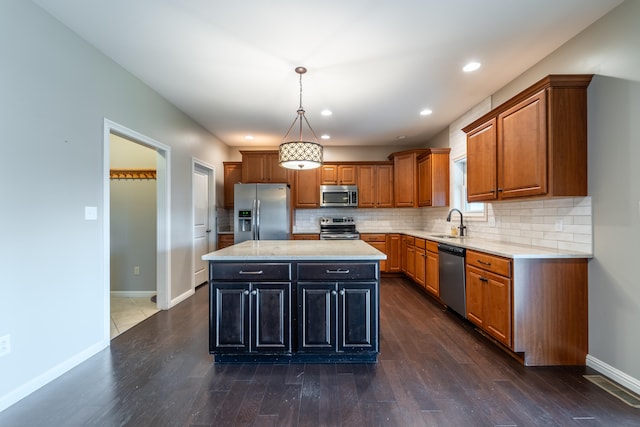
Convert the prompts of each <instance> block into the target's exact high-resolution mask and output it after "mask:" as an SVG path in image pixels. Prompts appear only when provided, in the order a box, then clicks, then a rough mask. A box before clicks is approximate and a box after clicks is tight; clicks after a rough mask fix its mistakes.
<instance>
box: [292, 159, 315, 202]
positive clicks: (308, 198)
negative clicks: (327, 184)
mask: <svg viewBox="0 0 640 427" xmlns="http://www.w3.org/2000/svg"><path fill="white" fill-rule="evenodd" d="M293 200H294V206H295V207H296V208H319V207H320V168H316V169H307V170H299V171H294V185H293Z"/></svg>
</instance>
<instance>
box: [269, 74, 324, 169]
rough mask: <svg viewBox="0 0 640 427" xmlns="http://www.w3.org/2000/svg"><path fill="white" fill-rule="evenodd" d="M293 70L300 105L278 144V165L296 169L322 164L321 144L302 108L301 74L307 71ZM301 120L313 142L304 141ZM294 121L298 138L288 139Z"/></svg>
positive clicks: (311, 167) (310, 167)
mask: <svg viewBox="0 0 640 427" xmlns="http://www.w3.org/2000/svg"><path fill="white" fill-rule="evenodd" d="M295 71H296V73H298V74H299V75H300V107H299V108H298V111H297V113H298V115H297V116H296V118H295V119H294V120H293V123H292V124H291V126H290V127H289V130H288V131H287V133H286V135H285V136H284V138H283V139H282V143H281V144H280V148H279V150H278V151H279V154H280V156H279V157H280V159H279V160H280V166H282V167H283V168H287V169H297V170H304V169H314V168H318V167H320V166H321V165H322V145H320V143H318V137H317V136H316V134H315V132H314V131H313V128H312V127H311V125H310V124H309V121H308V120H307V118H306V116H305V115H304V113H305V111H304V109H303V108H302V75H303V74H304V73H306V72H307V69H306V68H304V67H296V69H295ZM303 122H304V123H306V125H307V127H308V128H309V130H310V131H311V134H312V135H313V138H314V139H315V142H311V141H305V140H304V139H303V137H302V129H303ZM296 123H298V125H299V126H298V127H299V136H298V139H294V140H289V141H288V140H287V137H288V136H289V133H290V132H291V129H293V127H294V126H295V125H296Z"/></svg>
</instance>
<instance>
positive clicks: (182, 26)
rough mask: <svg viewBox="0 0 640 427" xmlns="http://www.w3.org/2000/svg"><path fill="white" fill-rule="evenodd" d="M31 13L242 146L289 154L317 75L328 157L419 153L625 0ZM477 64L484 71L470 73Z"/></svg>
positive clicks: (196, 4) (100, 4) (108, 4)
mask: <svg viewBox="0 0 640 427" xmlns="http://www.w3.org/2000/svg"><path fill="white" fill-rule="evenodd" d="M34 2H35V3H36V4H38V5H40V6H41V7H43V8H44V9H45V10H47V11H49V12H50V13H51V14H52V15H53V16H55V17H56V18H57V19H58V20H60V21H61V22H63V23H64V24H65V25H66V26H68V27H69V28H71V29H72V30H73V31H74V32H76V33H77V34H79V35H80V37H82V38H83V39H85V40H87V41H88V42H89V43H90V44H92V45H93V46H95V47H96V48H97V49H99V50H100V51H102V52H103V53H104V54H105V55H107V56H108V57H110V58H112V59H113V60H114V61H115V62H117V63H118V64H120V65H121V66H122V67H124V68H125V69H127V70H128V71H129V72H131V73H132V74H133V75H135V76H137V77H138V78H139V79H141V80H142V81H144V82H145V83H146V84H148V85H149V86H150V87H152V88H153V89H155V90H156V91H157V92H158V93H160V94H161V95H162V96H164V97H165V98H166V99H168V100H169V101H170V102H172V103H173V104H175V105H176V106H177V107H179V108H180V109H181V110H182V111H184V112H185V113H186V114H188V115H189V116H190V117H192V118H193V119H194V120H196V121H197V122H198V123H200V124H201V125H202V126H204V127H205V128H207V129H208V130H209V131H210V132H211V133H213V134H214V135H215V136H216V137H218V138H219V139H220V140H221V141H222V142H224V143H225V144H227V145H229V146H238V147H243V146H276V145H278V144H279V143H280V142H282V138H283V136H284V134H285V133H286V131H287V129H288V128H289V126H290V125H291V123H292V121H293V120H294V118H295V117H296V110H297V108H298V104H299V96H300V92H299V76H298V74H296V73H295V72H294V68H295V67H296V66H305V67H307V68H308V70H309V71H308V72H307V73H306V74H304V75H303V77H302V86H303V93H302V103H303V107H304V108H305V110H306V116H307V118H308V120H309V122H310V123H311V126H312V127H313V129H314V130H315V132H316V134H318V137H319V136H320V135H321V134H324V133H327V134H330V135H331V139H330V140H329V141H322V144H323V145H336V146H351V145H393V144H400V143H399V142H398V141H397V139H398V137H400V136H404V137H406V139H404V140H402V141H401V144H400V145H404V146H423V145H424V143H425V142H426V141H427V140H428V139H429V138H431V137H433V136H434V135H435V134H437V133H438V132H440V131H441V130H443V129H444V128H445V127H447V126H448V124H449V123H451V122H452V121H454V120H455V119H457V118H458V117H460V116H461V115H462V114H463V113H465V112H466V111H468V110H469V109H470V108H471V107H473V106H474V105H476V104H477V103H479V102H480V101H481V100H483V99H485V98H486V97H487V96H489V95H491V94H492V93H494V92H495V91H496V90H498V89H500V88H501V87H502V86H504V85H505V84H507V83H508V82H510V81H511V80H513V79H514V78H515V77H517V76H518V75H519V74H521V73H522V72H523V71H525V70H526V69H528V68H529V67H531V66H532V65H534V64H535V63H536V62H538V61H539V60H540V59H542V58H544V57H545V56H546V55H548V54H549V53H551V52H552V51H553V50H555V49H556V48H558V47H559V46H560V45H562V44H563V43H564V42H566V41H567V40H569V39H570V38H571V37H573V36H574V35H576V34H577V33H579V32H580V31H581V30H583V29H584V28H586V27H587V26H589V25H590V24H591V23H593V22H594V21H596V20H597V19H598V18H600V17H601V16H603V15H604V14H606V13H607V12H608V11H609V10H611V9H612V8H614V7H615V6H617V5H618V4H620V3H621V2H622V0H517V1H515V0H394V1H388V0H387V1H384V0H348V1H345V0H325V1H315V2H311V1H304V0H299V1H291V0H272V1H264V0H244V1H230V0H136V1H131V0H109V1H99V0H34ZM470 60H476V61H479V62H481V63H482V67H481V68H480V70H478V71H476V72H474V73H464V72H462V71H461V68H462V66H463V65H464V64H465V63H466V62H467V61H470ZM325 108H328V109H330V110H332V111H333V115H332V116H330V117H324V116H321V115H320V111H321V110H322V109H325ZM424 108H429V109H431V110H433V114H432V115H430V116H420V115H419V114H418V113H419V112H420V111H421V110H422V109H424ZM248 134H250V135H253V136H254V138H255V139H254V140H253V141H246V140H245V139H244V137H245V135H248Z"/></svg>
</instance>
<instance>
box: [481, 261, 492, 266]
mask: <svg viewBox="0 0 640 427" xmlns="http://www.w3.org/2000/svg"><path fill="white" fill-rule="evenodd" d="M478 264H482V265H489V266H490V265H491V263H490V262H486V261H481V260H478Z"/></svg>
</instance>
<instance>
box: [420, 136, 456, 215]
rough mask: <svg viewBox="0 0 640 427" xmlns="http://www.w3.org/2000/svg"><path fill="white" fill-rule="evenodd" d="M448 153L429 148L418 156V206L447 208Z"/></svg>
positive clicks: (445, 149) (441, 149) (447, 151)
mask: <svg viewBox="0 0 640 427" xmlns="http://www.w3.org/2000/svg"><path fill="white" fill-rule="evenodd" d="M450 151H451V149H450V148H430V149H428V150H427V151H426V152H425V153H423V154H421V155H419V156H418V158H417V162H418V167H417V168H418V206H449V153H450Z"/></svg>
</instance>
